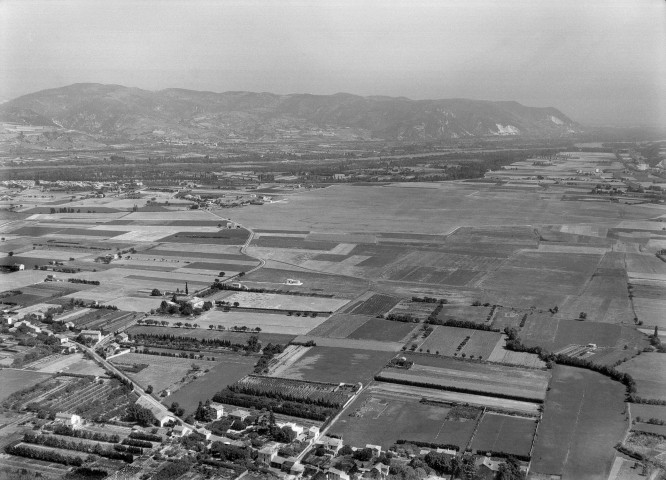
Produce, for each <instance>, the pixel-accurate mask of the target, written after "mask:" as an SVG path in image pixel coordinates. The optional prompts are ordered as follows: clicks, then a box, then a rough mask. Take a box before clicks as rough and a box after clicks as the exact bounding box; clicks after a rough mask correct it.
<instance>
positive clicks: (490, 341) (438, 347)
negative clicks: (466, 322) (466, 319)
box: [418, 326, 503, 359]
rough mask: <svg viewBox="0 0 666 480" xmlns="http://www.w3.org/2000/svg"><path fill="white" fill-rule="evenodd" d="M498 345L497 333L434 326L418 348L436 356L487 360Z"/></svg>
mask: <svg viewBox="0 0 666 480" xmlns="http://www.w3.org/2000/svg"><path fill="white" fill-rule="evenodd" d="M500 343H503V337H502V334H500V333H497V332H488V331H484V330H473V329H470V328H456V327H447V326H436V327H435V328H434V329H433V331H432V333H431V334H430V335H428V337H427V338H426V339H425V341H424V342H423V343H422V344H421V345H419V347H418V348H419V351H424V352H428V353H434V354H436V355H445V356H450V357H462V358H466V357H469V358H483V359H488V357H489V356H490V354H491V353H493V351H494V350H495V348H496V347H497V345H498V344H500Z"/></svg>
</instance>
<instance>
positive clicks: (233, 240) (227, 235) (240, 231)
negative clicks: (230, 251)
mask: <svg viewBox="0 0 666 480" xmlns="http://www.w3.org/2000/svg"><path fill="white" fill-rule="evenodd" d="M249 235H250V232H248V231H247V230H245V229H244V228H236V229H223V230H220V231H218V232H178V233H174V234H172V235H166V236H164V237H163V238H160V239H158V240H157V241H160V242H170V243H194V244H199V243H207V244H215V245H243V244H244V243H245V241H246V240H247V238H248V236H249Z"/></svg>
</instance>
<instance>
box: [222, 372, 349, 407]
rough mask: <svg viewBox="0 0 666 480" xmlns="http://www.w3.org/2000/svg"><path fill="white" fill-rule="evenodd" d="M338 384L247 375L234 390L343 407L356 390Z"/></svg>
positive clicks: (238, 382) (236, 384) (235, 385)
mask: <svg viewBox="0 0 666 480" xmlns="http://www.w3.org/2000/svg"><path fill="white" fill-rule="evenodd" d="M341 383H342V382H340V383H325V382H310V381H302V380H295V379H289V378H276V377H263V376H258V375H248V376H246V377H243V378H242V379H240V380H238V381H237V382H236V383H235V384H234V388H235V389H238V391H239V392H246V391H251V392H254V394H255V395H259V396H261V395H263V394H272V393H279V394H283V395H289V396H290V397H291V398H296V399H299V401H303V400H307V401H308V402H314V403H316V402H326V403H328V404H331V405H337V406H339V407H341V406H343V405H344V404H345V403H347V401H348V400H349V399H350V398H351V397H353V396H354V394H355V392H356V391H357V390H358V387H357V386H356V385H352V384H348V385H342V384H341Z"/></svg>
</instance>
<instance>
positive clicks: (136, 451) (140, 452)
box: [113, 445, 143, 455]
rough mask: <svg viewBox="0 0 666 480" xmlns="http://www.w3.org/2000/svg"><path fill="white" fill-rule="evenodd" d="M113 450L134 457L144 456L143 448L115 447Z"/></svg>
mask: <svg viewBox="0 0 666 480" xmlns="http://www.w3.org/2000/svg"><path fill="white" fill-rule="evenodd" d="M113 449H114V450H115V451H117V452H125V453H131V454H133V455H143V448H139V447H133V446H131V445H114V446H113Z"/></svg>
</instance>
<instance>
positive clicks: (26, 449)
mask: <svg viewBox="0 0 666 480" xmlns="http://www.w3.org/2000/svg"><path fill="white" fill-rule="evenodd" d="M5 451H6V452H7V453H9V454H10V455H16V456H18V457H25V458H33V459H35V460H43V461H45V462H54V463H61V464H63V465H74V466H75V467H80V466H81V465H83V462H84V459H83V458H81V457H79V456H76V455H63V454H61V453H58V452H53V451H50V450H42V449H39V450H38V449H35V448H31V447H30V446H28V445H11V444H10V445H8V446H7V447H6V448H5Z"/></svg>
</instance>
